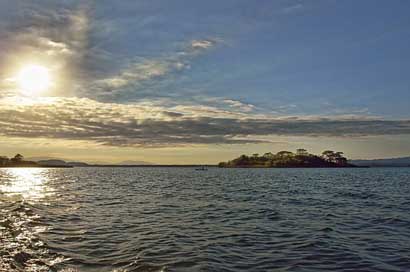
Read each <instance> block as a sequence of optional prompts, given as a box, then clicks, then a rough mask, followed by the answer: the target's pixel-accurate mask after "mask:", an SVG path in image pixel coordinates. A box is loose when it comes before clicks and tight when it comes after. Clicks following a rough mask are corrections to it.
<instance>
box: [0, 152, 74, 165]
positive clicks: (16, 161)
mask: <svg viewBox="0 0 410 272" xmlns="http://www.w3.org/2000/svg"><path fill="white" fill-rule="evenodd" d="M13 167H23V168H26V167H42V168H50V167H51V168H55V167H57V168H71V167H73V166H71V165H44V164H41V163H39V162H34V161H26V160H24V156H23V155H21V154H17V155H15V156H14V157H13V158H8V157H7V156H0V168H13Z"/></svg>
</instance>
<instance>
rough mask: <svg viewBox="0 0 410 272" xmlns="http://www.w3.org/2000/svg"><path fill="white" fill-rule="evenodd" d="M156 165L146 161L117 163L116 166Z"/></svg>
mask: <svg viewBox="0 0 410 272" xmlns="http://www.w3.org/2000/svg"><path fill="white" fill-rule="evenodd" d="M153 164H154V163H151V162H146V161H122V162H119V163H116V165H153Z"/></svg>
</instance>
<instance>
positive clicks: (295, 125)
mask: <svg viewBox="0 0 410 272" xmlns="http://www.w3.org/2000/svg"><path fill="white" fill-rule="evenodd" d="M22 102H24V103H22ZM0 125H1V131H0V136H3V137H27V138H35V137H40V138H46V139H50V140H52V139H65V140H81V141H89V142H93V143H97V144H102V145H109V146H128V147H167V146H185V145H198V144H201V145H203V144H246V143H260V142H266V141H267V140H266V139H265V140H261V139H260V136H271V135H280V136H312V137H313V136H332V137H357V136H371V135H399V134H410V120H381V119H374V118H369V117H362V116H336V117H320V116H304V117H299V116H284V117H273V116H261V115H250V114H247V115H246V114H243V115H241V114H238V113H235V112H229V111H226V110H222V109H218V108H212V107H201V106H198V105H196V106H195V105H193V106H191V107H187V106H186V107H182V106H177V107H161V106H152V105H148V104H147V103H145V104H129V105H124V104H116V103H102V102H97V101H94V100H90V99H86V98H82V99H79V98H52V99H51V98H50V99H48V100H39V101H34V102H30V101H20V102H16V101H14V102H12V101H10V100H2V102H1V103H0Z"/></svg>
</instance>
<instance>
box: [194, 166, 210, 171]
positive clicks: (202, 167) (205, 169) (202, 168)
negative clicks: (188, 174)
mask: <svg viewBox="0 0 410 272" xmlns="http://www.w3.org/2000/svg"><path fill="white" fill-rule="evenodd" d="M195 170H196V171H208V168H205V166H201V167H199V168H195Z"/></svg>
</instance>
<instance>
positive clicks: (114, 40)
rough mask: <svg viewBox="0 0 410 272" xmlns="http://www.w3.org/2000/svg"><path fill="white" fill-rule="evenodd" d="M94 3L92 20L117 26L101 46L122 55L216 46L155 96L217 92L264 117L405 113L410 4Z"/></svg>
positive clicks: (147, 55) (144, 55)
mask: <svg viewBox="0 0 410 272" xmlns="http://www.w3.org/2000/svg"><path fill="white" fill-rule="evenodd" d="M101 5H103V4H101ZM96 7H97V9H96V14H97V15H96V16H97V18H98V19H99V20H101V21H103V22H105V23H106V24H111V26H108V28H109V27H112V28H113V30H112V33H110V37H111V38H110V40H108V41H106V40H105V38H106V37H105V35H102V37H101V38H100V39H101V40H103V41H101V43H99V46H101V47H102V48H104V49H106V50H107V51H109V52H113V53H115V54H116V55H117V54H119V55H122V56H123V59H128V58H135V57H142V58H161V57H162V56H167V55H172V54H175V52H177V51H178V50H181V47H183V43H184V41H190V40H193V39H204V38H205V39H216V40H218V41H220V42H218V45H217V46H216V48H213V49H212V51H211V52H207V54H206V55H204V56H200V57H199V58H197V59H195V60H194V61H193V63H192V64H191V68H190V69H189V70H185V71H184V72H183V73H180V74H178V75H174V78H173V81H172V82H167V83H164V82H157V84H158V85H159V86H152V87H153V88H155V89H157V90H156V92H157V93H158V94H157V95H159V96H162V95H164V96H167V95H168V94H169V93H171V94H172V93H177V94H181V93H183V92H184V90H185V91H187V92H189V93H193V94H199V95H210V96H216V95H218V96H220V95H222V96H226V97H229V98H232V99H238V100H241V101H246V102H248V103H252V104H256V105H259V106H260V107H262V108H263V109H264V110H268V111H269V110H273V111H275V110H277V108H281V110H282V111H283V109H284V108H286V109H287V112H286V113H287V114H288V113H291V114H293V113H297V114H325V113H342V112H345V113H351V112H364V111H368V112H369V113H371V114H376V115H383V116H388V117H391V118H395V117H407V116H408V115H409V107H408V103H407V101H409V100H410V99H409V98H410V92H409V81H410V80H409V79H408V78H407V76H406V75H407V71H408V70H409V68H410V67H409V66H410V63H409V62H408V61H406V60H409V59H410V55H409V54H410V52H409V50H408V48H409V45H410V30H409V26H410V19H409V16H408V11H409V10H410V3H407V2H406V1H260V2H257V3H256V2H254V1H222V3H221V1H203V2H202V1H201V2H199V1H172V3H164V1H149V2H142V4H135V3H134V1H132V3H131V2H130V4H128V5H127V4H121V5H113V4H107V6H106V7H100V5H98V4H97V5H96ZM107 21H108V23H107ZM392 105H394V107H392Z"/></svg>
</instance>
